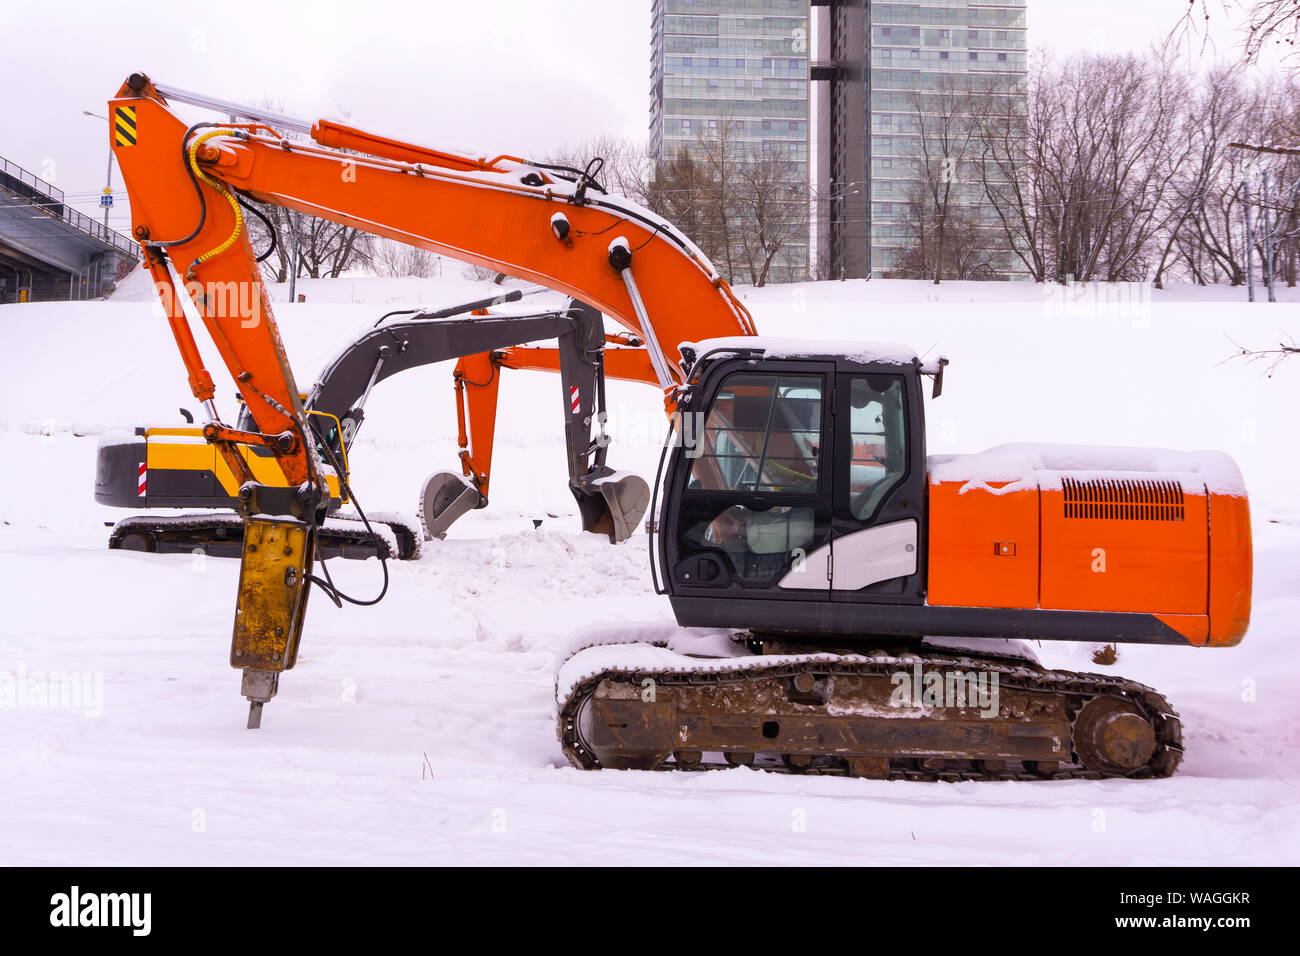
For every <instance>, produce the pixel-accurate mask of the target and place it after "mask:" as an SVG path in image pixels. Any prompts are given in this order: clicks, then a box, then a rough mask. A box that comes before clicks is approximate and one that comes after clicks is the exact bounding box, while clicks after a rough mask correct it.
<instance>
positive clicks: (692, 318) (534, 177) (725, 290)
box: [108, 73, 754, 726]
mask: <svg viewBox="0 0 1300 956" xmlns="http://www.w3.org/2000/svg"><path fill="white" fill-rule="evenodd" d="M171 101H175V102H188V103H191V104H193V105H197V106H203V107H207V108H211V109H217V110H220V111H221V112H222V113H225V114H226V115H229V116H243V117H245V118H247V119H248V120H250V121H249V122H239V123H235V122H230V123H199V124H194V125H192V126H191V125H187V124H186V123H185V122H184V121H183V120H181V119H180V117H178V116H177V115H176V113H175V112H174V111H173V110H172V108H171V105H170V103H171ZM108 107H109V115H110V117H112V130H111V133H110V136H111V144H112V149H113V152H114V155H115V157H116V159H117V161H118V165H119V167H120V168H121V170H122V176H123V179H124V181H125V183H126V189H127V192H128V193H129V194H130V198H131V210H132V227H133V234H134V236H135V238H136V239H137V240H138V241H139V242H140V243H141V246H142V247H143V249H144V252H145V262H146V267H147V268H148V269H149V271H150V272H151V274H152V276H153V278H154V281H155V283H156V286H157V288H158V292H159V295H160V297H161V299H162V301H163V307H164V309H165V311H166V314H167V318H168V322H169V325H170V326H171V330H172V333H173V336H174V337H175V339H176V343H177V347H178V348H179V350H180V353H181V357H182V360H183V362H184V364H185V367H186V372H187V375H188V378H189V382H190V388H191V391H192V392H193V394H194V395H195V397H196V398H197V399H198V400H199V401H200V403H201V404H202V407H203V408H204V410H205V412H206V415H207V418H208V421H207V422H206V423H205V424H204V425H203V434H204V437H205V438H206V439H207V440H208V441H209V442H210V443H212V444H213V445H214V446H215V447H216V448H217V450H218V451H219V453H220V454H221V456H222V458H223V459H224V461H225V463H226V465H227V467H228V468H229V469H230V471H231V473H232V474H233V475H235V476H236V478H237V481H238V485H239V502H240V512H241V514H242V517H243V521H244V533H243V553H242V559H241V560H242V564H241V576H240V596H239V603H238V607H237V610H236V623H235V630H234V638H233V642H232V650H231V664H232V665H233V666H235V667H237V668H240V669H241V670H242V671H243V672H244V692H245V696H247V697H248V698H249V700H250V702H251V703H252V705H253V712H252V713H251V714H250V726H252V725H253V724H254V723H255V717H256V716H257V715H260V706H261V704H262V703H264V702H265V701H266V700H269V699H270V698H271V697H272V696H273V695H274V693H275V691H276V686H277V682H278V677H279V674H280V672H282V671H283V670H287V669H288V668H290V667H292V666H293V661H294V658H295V655H296V650H297V644H298V640H299V638H300V635H301V629H302V622H303V616H304V613H305V607H306V596H307V589H308V585H309V582H311V581H312V580H313V577H314V576H313V574H312V562H313V560H314V555H315V552H316V544H315V533H316V529H317V527H318V526H319V524H320V522H321V521H323V519H324V515H325V511H326V509H327V506H328V503H329V500H330V495H329V488H328V484H327V475H328V471H329V469H327V468H326V464H327V463H326V462H323V461H322V460H321V455H320V452H318V447H320V448H321V449H322V450H323V451H324V452H325V453H326V454H327V455H328V454H329V446H328V443H318V440H317V436H316V435H315V433H314V432H313V430H312V426H311V424H310V422H309V419H308V417H307V414H306V411H305V408H304V405H303V402H302V400H301V398H300V393H299V389H298V386H297V383H296V382H295V380H294V376H293V372H292V369H291V368H290V364H289V361H288V358H287V356H286V354H285V350H284V346H283V343H282V342H281V339H280V335H279V331H278V328H277V326H276V322H275V317H274V314H273V310H272V308H271V303H270V298H269V296H268V294H267V292H266V289H265V288H264V287H263V285H262V282H261V275H260V272H259V269H258V264H257V258H256V255H255V253H254V250H253V248H252V245H251V243H250V241H249V233H248V229H247V228H246V224H245V222H244V211H243V210H244V208H246V207H248V203H247V200H250V199H251V200H255V201H258V202H262V203H270V204H274V205H278V206H282V207H285V208H287V209H292V210H295V211H298V212H302V213H306V214H308V215H311V216H315V217H319V218H322V219H328V220H331V221H333V222H337V223H341V224H344V225H347V226H350V227H353V228H356V229H360V230H364V231H366V232H368V233H371V234H374V235H377V236H382V237H385V238H388V239H394V240H397V241H399V242H404V243H407V244H410V245H414V246H418V247H420V248H423V249H427V250H430V251H432V252H437V253H440V254H444V255H448V256H451V257H453V258H456V259H459V260H461V261H463V262H467V263H470V264H473V265H478V266H483V267H486V268H489V269H493V270H496V271H499V272H504V273H508V274H510V275H514V276H517V277H519V278H523V279H528V280H532V281H534V282H536V283H538V284H540V285H542V286H545V287H547V288H550V289H553V290H556V291H559V292H563V293H566V294H568V295H570V296H572V297H573V298H574V299H576V300H578V301H580V302H582V303H586V304H587V305H588V306H589V307H592V308H594V309H596V310H599V311H600V312H602V313H604V314H605V315H607V316H609V317H610V318H611V319H613V320H614V321H615V322H617V323H618V324H620V325H621V326H623V327H624V328H625V329H626V330H627V331H628V332H629V333H630V334H631V336H633V337H634V338H635V340H636V341H638V342H640V343H642V344H641V345H640V346H639V351H640V353H641V354H642V355H644V360H634V359H629V358H624V359H622V360H621V365H622V366H623V368H622V371H623V372H625V373H627V374H629V375H631V376H634V377H637V378H639V379H642V380H645V379H648V378H650V377H651V376H653V381H654V382H655V384H657V385H658V386H659V387H660V388H661V389H663V390H664V391H665V392H666V393H667V396H668V397H667V398H666V402H667V404H668V406H669V407H670V408H671V394H672V392H673V390H674V389H676V387H677V386H678V385H679V384H680V383H681V382H682V380H683V377H684V372H683V369H682V367H681V355H680V353H679V352H678V349H677V344H678V343H679V342H681V341H684V340H688V339H696V338H699V337H701V335H702V334H704V335H752V334H753V333H754V327H753V323H752V321H751V319H750V317H749V314H748V312H747V311H746V310H745V308H744V307H743V306H742V305H741V304H740V303H739V302H738V301H737V299H736V297H735V296H734V295H733V294H732V293H731V290H730V288H729V287H728V286H727V284H726V282H725V281H723V279H722V278H721V277H720V276H719V275H718V274H717V272H716V271H715V270H714V269H713V267H712V265H711V264H710V263H709V261H708V259H707V258H706V257H705V256H704V255H703V254H702V253H701V252H700V251H699V250H698V249H697V248H696V247H695V246H694V245H693V244H692V243H691V242H690V241H689V240H688V239H687V238H686V237H685V236H683V235H682V234H681V233H680V232H678V231H677V230H676V229H675V228H674V227H673V226H672V225H671V224H670V223H668V222H666V221H664V220H663V219H661V218H659V217H658V216H656V215H654V214H653V213H651V212H649V211H648V210H645V209H642V208H641V207H639V206H637V205H636V204H634V203H632V202H630V201H628V200H626V199H623V198H621V197H615V196H610V195H607V194H605V193H604V192H603V190H602V189H601V187H600V186H599V184H598V183H597V182H596V181H595V180H594V178H593V177H592V176H590V175H588V174H587V173H584V172H580V171H576V170H564V169H560V168H556V167H551V166H544V165H541V164H532V163H528V162H526V161H524V160H523V159H520V158H518V157H513V156H508V155H497V156H492V157H487V156H471V155H467V154H463V153H458V152H455V151H451V150H442V149H435V148H430V147H427V146H421V145H417V144H413V143H406V142H401V141H398V140H395V139H392V138H390V137H386V136H380V135H377V134H373V133H369V132H366V131H364V130H361V129H357V128H355V127H352V126H348V125H344V124H340V123H336V122H332V121H328V120H319V121H317V122H315V123H310V124H309V123H305V122H301V121H298V120H294V119H293V118H291V117H286V116H283V115H280V114H270V113H268V112H267V111H259V110H249V109H248V108H246V107H242V106H239V105H238V104H232V103H227V102H224V101H221V100H216V99H213V98H211V97H204V96H199V95H196V94H192V93H187V92H186V91H182V90H174V89H170V88H167V87H160V86H158V85H156V84H154V83H153V82H152V81H151V80H150V79H149V78H148V77H147V76H145V75H144V74H140V73H137V74H133V75H132V76H131V77H129V78H128V79H127V81H126V82H125V83H124V84H123V86H122V88H121V89H120V90H119V91H118V93H117V95H116V96H115V97H114V98H113V99H111V100H110V101H109V104H108ZM277 127H278V128H279V129H287V130H290V131H292V132H295V133H299V134H301V133H309V134H310V136H311V137H312V139H313V140H314V142H306V141H303V140H301V139H293V140H290V139H286V138H285V137H284V136H283V135H282V134H281V133H279V132H278V131H277V129H276V128H277ZM637 274H641V275H644V276H652V277H653V279H654V281H653V282H649V283H646V284H644V285H641V284H639V283H638V282H637V279H636V275H637ZM187 303H189V305H187ZM190 306H192V311H194V312H196V313H197V315H198V318H199V320H200V321H201V322H202V323H203V325H204V327H205V329H206V330H207V332H208V334H209V335H210V337H211V339H212V341H213V342H214V344H215V345H216V348H217V351H218V352H219V354H220V356H221V359H222V362H223V363H224V364H225V366H226V369H227V371H228V372H229V374H230V376H231V378H233V379H234V381H235V383H236V386H237V388H238V390H239V392H240V394H241V395H242V396H243V399H244V401H245V402H246V405H247V410H248V413H249V415H250V416H251V419H252V422H253V424H254V425H255V427H256V431H249V430H239V429H234V428H230V427H229V426H227V425H225V424H224V423H223V422H222V421H221V420H220V416H219V415H218V413H217V406H216V402H215V396H216V387H215V383H214V381H213V378H212V375H211V373H210V372H209V371H208V369H207V368H206V367H205V366H204V364H203V360H202V358H201V356H200V353H199V350H198V347H197V344H196V342H195V339H194V335H193V331H192V329H191V326H190V321H189V313H190V311H191V308H190ZM651 316H654V320H653V322H652V320H651V318H650V317H651ZM576 341H577V340H576V339H575V340H574V342H576ZM604 343H605V337H604V332H603V330H600V329H595V330H593V331H592V332H591V334H590V335H588V336H587V337H586V339H585V340H584V341H583V343H582V344H581V347H579V346H578V345H575V344H574V343H573V342H571V343H570V347H569V348H568V350H567V351H566V349H565V347H564V346H563V344H561V346H560V347H559V348H557V349H555V350H538V351H532V352H529V353H518V355H516V357H515V359H514V365H515V367H533V368H555V369H558V370H560V371H561V373H562V374H564V375H566V376H576V375H578V372H577V371H576V369H577V368H578V366H582V365H586V366H592V367H594V368H596V370H597V372H598V373H599V376H603V364H602V363H601V360H600V359H599V358H598V357H597V358H593V355H594V354H595V353H602V352H603V347H604ZM620 351H628V350H620ZM510 364H511V358H510V355H509V353H508V352H481V353H476V354H474V355H469V356H465V357H464V358H462V359H461V363H460V365H459V366H458V368H457V384H458V389H459V390H460V396H459V397H460V398H461V410H462V412H461V413H462V434H463V436H464V437H463V440H462V449H463V450H462V454H461V458H462V467H463V471H464V473H465V475H466V478H467V480H466V481H465V482H464V483H463V484H458V483H454V482H444V483H443V485H442V486H441V487H440V488H437V489H434V493H433V494H432V495H430V494H428V493H426V499H425V500H426V502H429V503H430V506H433V507H440V508H442V509H443V511H444V514H443V515H441V517H444V518H445V517H447V516H448V515H450V517H451V518H454V516H455V515H454V513H453V512H454V511H455V510H456V508H457V507H460V508H463V507H464V506H465V502H467V501H472V502H474V503H476V504H477V503H481V502H482V501H485V500H486V498H485V496H486V493H487V490H488V483H489V480H490V465H491V444H492V436H493V433H494V428H495V422H494V419H495V410H496V383H497V376H496V375H495V371H496V369H497V368H499V367H507V366H509V365H510ZM483 373H487V374H486V375H484V374H483ZM593 380H594V379H593ZM600 380H603V377H602V378H600ZM576 381H577V379H576V378H575V385H574V389H575V391H574V395H575V405H574V414H575V416H580V417H581V418H583V419H585V424H586V425H587V426H588V427H589V426H590V418H591V416H592V407H591V405H590V404H588V403H587V397H588V395H587V393H586V392H584V390H583V389H582V388H581V387H579V386H578V385H577V384H576ZM584 381H585V379H584ZM587 392H590V388H588V389H587ZM580 413H581V414H580ZM566 431H568V432H569V436H568V437H569V444H570V445H571V446H575V447H576V446H577V445H578V444H581V441H580V438H581V435H580V433H579V432H578V431H577V430H576V429H568V428H567V426H566ZM241 446H260V447H262V448H264V449H266V450H269V452H270V453H271V455H272V456H273V457H274V459H275V462H276V464H277V465H278V468H279V469H280V471H281V472H282V473H283V476H284V483H283V484H279V483H275V484H271V483H264V482H260V481H258V480H257V478H256V476H255V475H254V474H253V473H252V471H251V469H250V468H249V465H248V462H247V460H246V458H245V457H244V456H243V455H241V453H240V449H241ZM597 455H598V461H597V464H596V466H594V467H593V469H592V472H591V473H590V474H589V475H585V476H581V479H582V481H585V482H586V483H587V486H586V487H575V495H576V496H577V497H578V500H579V504H580V507H582V510H583V517H584V524H585V525H586V526H588V527H589V528H598V529H599V530H604V531H608V532H609V533H610V535H611V537H613V538H618V537H620V536H626V535H627V534H628V533H630V529H629V527H628V521H627V520H626V516H627V515H628V514H639V511H638V510H637V502H635V501H631V502H624V501H620V500H619V496H620V493H619V492H618V491H617V490H616V489H615V487H614V485H613V483H612V482H610V481H609V479H610V477H611V475H612V472H611V471H610V470H609V469H608V468H607V467H606V466H604V464H603V452H599V453H597ZM328 464H330V465H332V466H333V470H334V471H335V472H336V473H337V474H338V475H339V477H340V480H343V468H342V467H341V465H339V464H338V463H334V462H330V463H328ZM344 484H346V482H345V481H344ZM342 490H343V492H344V493H345V494H346V493H347V491H348V489H347V488H346V487H344V488H343V489H342ZM633 497H634V498H635V497H637V496H636V495H634V496H633ZM602 498H603V505H602V504H601V501H602ZM457 502H459V503H460V504H459V505H457ZM584 502H588V503H590V502H596V503H597V504H596V506H593V507H583V505H584ZM641 507H643V505H642V506H641ZM620 508H621V509H622V519H623V520H621V521H620V514H619V513H607V512H617V511H618V509H620ZM327 591H328V592H329V593H330V594H331V596H332V597H333V598H334V599H335V600H337V599H338V594H337V592H334V591H333V589H332V588H327Z"/></svg>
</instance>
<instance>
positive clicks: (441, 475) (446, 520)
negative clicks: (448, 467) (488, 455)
mask: <svg viewBox="0 0 1300 956" xmlns="http://www.w3.org/2000/svg"><path fill="white" fill-rule="evenodd" d="M487 503H488V502H487V498H485V497H484V496H483V494H482V493H481V492H480V491H479V490H478V487H477V486H476V485H475V484H474V481H473V480H472V479H470V478H466V477H465V476H464V475H458V474H456V473H455V472H454V471H440V472H437V473H436V474H432V475H430V476H429V477H428V478H426V479H425V481H424V489H423V490H422V491H421V492H420V523H421V524H423V525H424V540H425V541H432V540H433V539H434V538H438V539H439V540H441V539H442V538H445V537H447V529H448V528H450V527H451V526H452V525H453V524H454V523H455V522H456V519H457V518H459V517H460V516H461V515H463V514H465V512H467V511H472V510H473V509H475V508H485V507H487Z"/></svg>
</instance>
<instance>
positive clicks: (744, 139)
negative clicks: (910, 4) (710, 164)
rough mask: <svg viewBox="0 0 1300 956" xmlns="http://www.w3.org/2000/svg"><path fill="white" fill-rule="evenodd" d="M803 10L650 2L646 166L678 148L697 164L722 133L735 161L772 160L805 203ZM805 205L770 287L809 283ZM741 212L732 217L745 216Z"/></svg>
mask: <svg viewBox="0 0 1300 956" xmlns="http://www.w3.org/2000/svg"><path fill="white" fill-rule="evenodd" d="M808 7H809V0H654V3H653V8H652V26H651V31H652V44H651V68H650V83H651V96H650V154H651V158H652V160H654V161H655V162H661V161H665V160H672V159H673V158H674V157H676V156H677V155H678V154H679V151H681V150H685V151H686V152H687V153H688V154H691V155H694V156H696V157H700V156H702V155H703V154H704V152H705V150H706V148H707V147H706V146H705V144H706V142H708V141H710V140H712V141H714V142H716V141H717V138H718V136H719V133H720V131H721V130H722V128H723V127H724V126H725V128H726V129H725V132H726V136H727V138H728V140H729V141H730V142H731V143H732V144H733V145H734V150H735V154H736V156H737V159H738V161H744V158H745V157H746V156H748V157H750V158H751V161H758V159H759V158H767V159H768V160H769V161H770V160H771V158H772V157H779V159H780V167H781V169H782V176H783V177H786V178H789V179H790V180H791V181H792V183H793V185H792V186H791V192H792V193H795V192H796V191H797V194H798V195H800V196H804V197H806V196H807V195H808V174H809V168H808V120H809V116H808V109H809V107H808V103H809V99H808V95H809V55H808V47H809V34H808V30H809V16H808ZM806 206H807V203H806V202H804V201H802V200H801V201H800V207H801V208H803V209H805V212H804V213H803V220H802V225H801V226H800V227H799V228H798V229H797V230H796V232H795V234H794V235H793V236H792V237H791V238H790V239H789V240H788V241H786V242H785V244H784V246H783V247H782V248H781V251H780V253H778V254H777V256H776V258H775V260H774V261H773V263H772V268H771V271H770V272H769V274H768V280H769V281H773V282H789V281H796V280H800V279H804V278H807V275H808V247H809V235H808V219H807V212H806ZM744 208H745V207H744V205H743V204H742V206H741V207H740V208H739V209H738V210H737V215H739V216H743V215H746V214H747V213H746V212H745V211H744ZM692 238H696V237H692ZM714 255H715V258H716V257H717V254H716V253H714ZM719 266H720V267H721V264H719ZM734 278H735V279H736V280H737V281H746V279H747V277H746V276H745V275H743V274H742V275H736V276H734Z"/></svg>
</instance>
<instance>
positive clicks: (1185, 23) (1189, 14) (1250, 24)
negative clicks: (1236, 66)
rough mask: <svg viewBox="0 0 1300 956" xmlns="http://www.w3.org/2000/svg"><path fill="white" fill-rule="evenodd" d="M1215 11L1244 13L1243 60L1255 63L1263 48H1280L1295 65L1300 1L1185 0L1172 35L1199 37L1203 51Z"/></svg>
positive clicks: (1209, 41)
mask: <svg viewBox="0 0 1300 956" xmlns="http://www.w3.org/2000/svg"><path fill="white" fill-rule="evenodd" d="M1216 12H1219V13H1223V14H1226V15H1229V16H1231V15H1233V14H1234V12H1235V13H1238V14H1242V15H1244V16H1245V24H1244V26H1245V29H1246V38H1245V41H1244V43H1243V44H1242V48H1241V62H1242V63H1257V62H1259V59H1260V57H1261V56H1262V55H1263V53H1264V51H1265V50H1267V49H1270V48H1281V49H1282V51H1283V52H1284V53H1285V55H1286V59H1288V60H1290V61H1291V62H1292V65H1294V58H1293V56H1294V53H1295V52H1296V42H1297V39H1300V0H1188V5H1187V11H1186V12H1185V13H1184V14H1183V17H1182V19H1181V20H1180V21H1179V23H1178V25H1177V26H1176V27H1175V28H1174V32H1173V34H1172V35H1173V36H1180V35H1181V36H1184V37H1187V38H1188V39H1192V38H1195V37H1197V36H1199V37H1200V38H1201V49H1202V51H1204V50H1206V49H1207V48H1209V47H1210V46H1211V45H1212V41H1211V39H1210V29H1209V27H1210V23H1211V21H1212V20H1213V18H1214V15H1215V13H1216Z"/></svg>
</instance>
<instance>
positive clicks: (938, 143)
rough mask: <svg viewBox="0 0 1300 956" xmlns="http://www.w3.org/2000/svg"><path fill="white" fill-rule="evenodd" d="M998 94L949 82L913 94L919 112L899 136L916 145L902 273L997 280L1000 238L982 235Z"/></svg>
mask: <svg viewBox="0 0 1300 956" xmlns="http://www.w3.org/2000/svg"><path fill="white" fill-rule="evenodd" d="M996 95H998V91H995V90H992V89H977V88H975V87H974V86H972V84H971V82H970V81H969V80H964V79H959V78H957V77H946V78H945V79H944V81H943V82H942V83H941V84H940V86H939V88H938V89H937V90H932V91H927V92H922V91H914V92H913V93H912V94H911V100H910V101H911V108H912V109H911V113H910V114H909V115H907V116H906V117H905V118H904V119H903V122H904V128H903V129H902V130H900V131H899V132H901V133H903V134H904V135H903V136H902V137H900V139H905V140H907V141H910V142H911V143H913V144H914V150H913V151H914V153H915V155H914V156H913V158H912V159H911V166H912V171H911V180H910V181H911V185H910V192H909V195H908V196H907V200H908V203H907V205H908V209H909V211H910V216H909V223H910V230H911V236H910V239H911V241H910V243H909V246H908V247H907V248H906V249H905V250H904V252H903V255H902V261H901V262H900V271H901V272H903V274H905V275H911V276H914V277H917V278H922V277H923V278H928V279H932V280H933V281H934V284H935V285H938V284H939V283H940V281H941V280H942V279H944V278H951V279H967V278H972V277H973V276H975V275H978V274H980V273H989V274H996V272H997V269H996V267H995V263H996V262H997V260H998V255H997V253H996V252H995V251H994V250H993V249H991V248H990V244H991V241H996V239H997V238H998V237H997V234H996V233H995V232H993V231H990V230H986V229H982V228H981V218H982V216H983V215H984V213H983V211H982V206H983V205H984V203H985V201H986V196H985V195H984V192H983V190H982V189H981V188H980V182H981V178H982V175H983V174H982V173H981V172H980V171H978V170H977V169H976V166H977V165H978V163H979V162H980V156H979V153H980V130H981V129H982V126H983V123H984V117H985V114H986V113H987V112H988V111H989V110H990V109H991V108H992V104H993V102H994V101H993V97H994V96H996Z"/></svg>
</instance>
